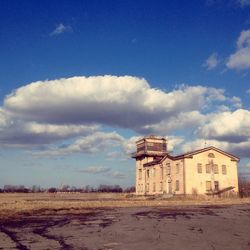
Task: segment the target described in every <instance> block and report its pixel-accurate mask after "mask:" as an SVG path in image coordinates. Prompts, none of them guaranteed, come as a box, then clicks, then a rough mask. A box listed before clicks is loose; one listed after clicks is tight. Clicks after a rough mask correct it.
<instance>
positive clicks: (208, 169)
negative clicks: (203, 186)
mask: <svg viewBox="0 0 250 250" xmlns="http://www.w3.org/2000/svg"><path fill="white" fill-rule="evenodd" d="M206 173H207V174H210V173H211V165H210V164H207V165H206Z"/></svg>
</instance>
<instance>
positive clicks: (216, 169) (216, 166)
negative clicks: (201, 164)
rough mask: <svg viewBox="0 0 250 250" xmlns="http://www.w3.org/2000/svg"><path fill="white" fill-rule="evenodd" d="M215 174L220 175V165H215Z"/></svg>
mask: <svg viewBox="0 0 250 250" xmlns="http://www.w3.org/2000/svg"><path fill="white" fill-rule="evenodd" d="M213 167H214V173H215V174H218V173H219V169H218V165H217V164H214V166H213Z"/></svg>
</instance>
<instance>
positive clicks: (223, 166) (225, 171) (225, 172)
mask: <svg viewBox="0 0 250 250" xmlns="http://www.w3.org/2000/svg"><path fill="white" fill-rule="evenodd" d="M222 174H227V166H226V165H222Z"/></svg>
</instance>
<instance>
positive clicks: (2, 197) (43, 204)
mask: <svg viewBox="0 0 250 250" xmlns="http://www.w3.org/2000/svg"><path fill="white" fill-rule="evenodd" d="M231 204H250V198H244V199H240V198H224V199H220V198H213V197H203V198H201V197H196V198H195V197H191V198H190V197H189V198H187V197H186V198H185V197H184V198H183V197H173V198H168V199H160V198H156V199H152V197H128V195H127V194H124V193H118V194H114V193H55V194H50V193H28V194H19V193H13V194H12V193H11V194H10V193H3V194H0V218H2V219H3V218H6V219H7V218H9V217H13V216H14V217H16V216H18V215H23V214H27V215H32V214H38V213H47V214H53V213H54V214H55V213H60V214H67V213H83V212H84V211H88V210H89V209H92V208H112V207H114V208H118V207H164V206H192V205H231Z"/></svg>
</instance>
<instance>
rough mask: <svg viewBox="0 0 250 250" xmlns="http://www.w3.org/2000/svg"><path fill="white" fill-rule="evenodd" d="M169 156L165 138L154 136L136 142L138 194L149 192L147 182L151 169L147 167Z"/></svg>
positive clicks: (134, 155) (133, 156)
mask: <svg viewBox="0 0 250 250" xmlns="http://www.w3.org/2000/svg"><path fill="white" fill-rule="evenodd" d="M165 155H167V142H166V139H165V138H160V137H156V136H153V135H150V136H147V137H144V138H142V139H140V140H138V141H137V142H136V152H135V153H134V154H132V158H135V159H136V193H140V192H145V194H146V193H147V192H148V187H147V186H146V185H148V184H147V180H148V176H149V169H146V168H145V166H146V165H151V164H152V165H154V164H156V163H158V162H159V161H160V160H161V159H162V158H163V157H164V156H165Z"/></svg>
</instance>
